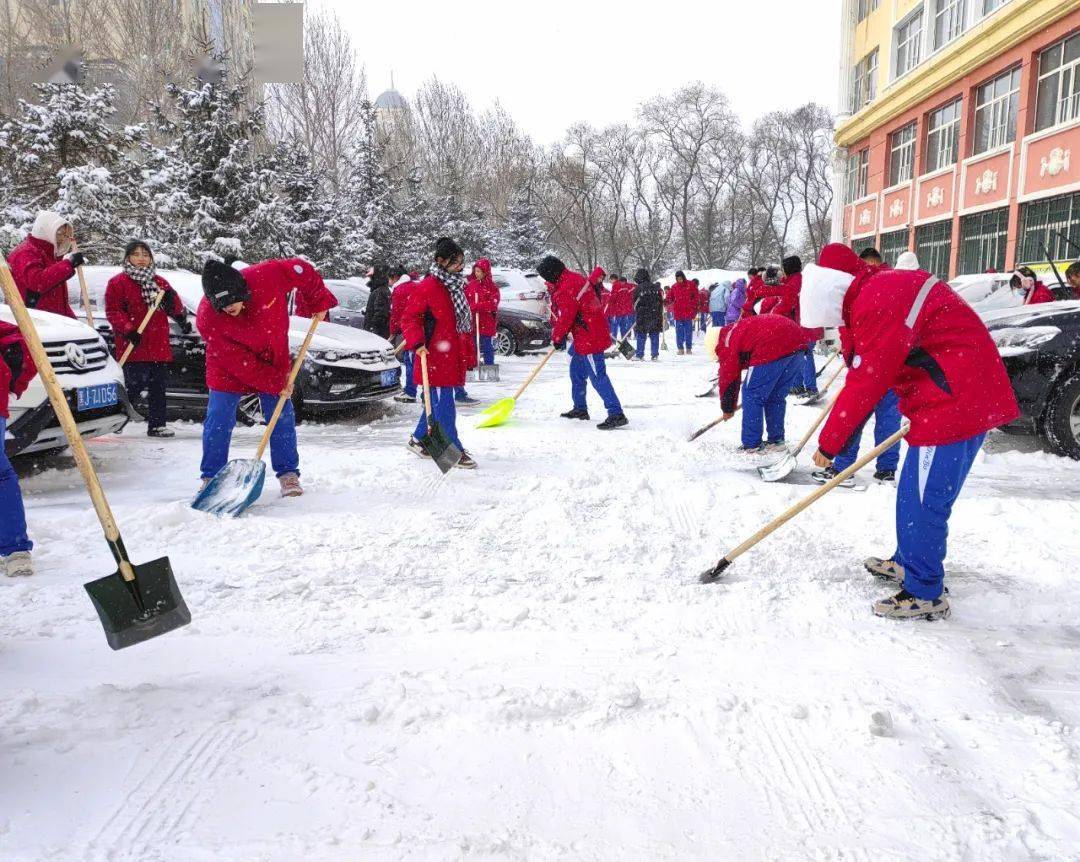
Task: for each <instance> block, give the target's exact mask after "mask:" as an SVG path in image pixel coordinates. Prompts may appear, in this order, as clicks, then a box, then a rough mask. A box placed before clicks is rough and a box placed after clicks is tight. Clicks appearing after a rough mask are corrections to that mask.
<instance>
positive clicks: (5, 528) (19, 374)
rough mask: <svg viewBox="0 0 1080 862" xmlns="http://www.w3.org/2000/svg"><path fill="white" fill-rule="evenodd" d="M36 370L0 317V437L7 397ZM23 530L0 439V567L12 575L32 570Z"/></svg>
mask: <svg viewBox="0 0 1080 862" xmlns="http://www.w3.org/2000/svg"><path fill="white" fill-rule="evenodd" d="M35 374H37V369H36V368H35V367H34V360H33V359H31V357H30V351H29V350H27V349H26V344H25V343H24V342H23V337H22V333H21V332H19V327H17V326H13V325H12V324H10V323H5V322H4V321H2V320H0V441H3V440H4V436H5V435H6V434H7V420H8V416H9V415H10V414H9V412H8V398H9V396H10V395H14V396H15V397H16V398H18V397H19V396H20V395H22V394H23V392H25V391H26V387H27V386H29V385H30V381H31V380H33V379H34V375H35ZM33 548H34V543H33V542H31V541H30V537H29V536H28V535H27V534H26V511H25V509H24V508H23V499H22V490H21V489H20V488H19V477H18V476H17V475H16V473H15V470H14V468H13V467H12V466H11V462H10V461H9V460H8V456H7V453H6V452H5V451H4V447H3V445H2V443H0V571H2V572H3V573H4V574H5V575H7V576H8V577H11V578H15V577H22V576H29V575H32V574H34V564H33V561H32V560H31V559H30V551H31V550H33Z"/></svg>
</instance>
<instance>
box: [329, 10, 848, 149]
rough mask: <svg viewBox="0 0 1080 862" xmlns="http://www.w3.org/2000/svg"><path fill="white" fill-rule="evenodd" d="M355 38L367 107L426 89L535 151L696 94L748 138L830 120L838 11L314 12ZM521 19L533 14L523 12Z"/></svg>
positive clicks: (836, 49)
mask: <svg viewBox="0 0 1080 862" xmlns="http://www.w3.org/2000/svg"><path fill="white" fill-rule="evenodd" d="M309 5H310V6H312V7H319V6H323V7H328V8H331V9H333V10H334V11H335V12H336V13H337V15H338V17H339V18H340V19H341V20H342V22H343V23H344V24H345V26H346V27H347V28H348V29H349V31H350V32H351V33H352V35H353V38H354V41H355V44H356V46H357V49H358V52H359V54H360V57H361V59H362V61H363V63H364V66H365V68H366V69H367V76H368V87H369V89H370V91H371V96H372V98H375V97H376V96H378V94H379V93H381V92H382V91H383V90H385V89H386V88H387V87H389V85H390V73H391V71H393V73H394V83H395V85H396V87H397V89H398V90H399V91H400V92H401V93H402V94H403V95H404V96H405V97H406V98H409V99H411V98H412V97H413V95H414V94H415V93H416V90H417V88H418V87H419V86H420V85H421V84H422V83H423V82H424V81H425V80H427V79H428V78H430V77H431V76H432V75H436V76H438V77H439V79H440V80H443V81H446V82H451V83H454V84H457V85H458V86H459V87H461V89H462V90H464V91H465V92H466V93H467V94H468V96H469V98H470V100H471V101H472V103H473V105H474V106H475V107H476V108H477V109H478V110H483V109H484V108H486V107H488V106H489V105H491V104H493V103H494V102H495V101H499V102H501V103H502V105H503V106H504V107H505V108H506V109H507V110H508V111H509V112H510V114H511V115H512V116H513V117H514V118H515V119H516V120H517V121H518V123H519V124H520V125H521V126H522V128H524V130H525V131H526V132H528V133H529V134H530V135H531V136H532V137H533V139H534V140H535V141H537V142H538V143H543V144H548V143H552V142H554V141H556V140H558V139H559V138H560V137H561V135H562V133H563V132H564V131H565V130H566V129H567V127H569V126H570V125H572V124H573V123H575V122H579V121H587V122H589V123H591V124H592V125H594V126H603V125H606V124H609V123H614V122H623V121H630V120H632V119H633V117H634V112H635V108H636V106H637V105H638V103H639V102H641V101H644V100H645V99H648V98H649V97H651V96H654V95H656V94H658V93H666V92H670V91H672V90H674V89H676V88H678V87H680V86H682V85H684V84H688V83H691V82H693V81H698V80H700V81H703V82H705V83H706V84H709V85H713V86H716V87H719V88H720V89H722V90H723V91H724V92H725V93H727V95H728V98H729V99H730V100H731V104H732V107H733V108H734V109H735V111H736V113H737V114H738V115H739V116H740V117H741V118H742V120H743V122H744V124H745V125H749V124H750V123H751V122H752V121H753V120H754V118H755V117H757V116H759V115H761V114H763V113H766V112H768V111H771V110H776V109H779V108H790V107H794V106H796V105H799V104H802V103H804V102H807V101H810V100H814V101H817V102H819V103H821V104H824V105H825V106H827V107H828V108H829V109H830V110H835V109H836V93H837V83H836V81H837V64H838V53H839V45H840V32H839V21H840V0H750V2H732V0H719V2H717V0H656V2H652V3H641V2H633V0H630V2H625V0H624V2H619V3H615V2H597V0H534V2H526V3H522V4H517V3H515V2H514V0H501V2H489V0H455V2H452V3H448V2H446V0H442V2H434V0H377V2H374V3H367V2H364V3H358V2H356V0H309ZM526 10H527V11H526Z"/></svg>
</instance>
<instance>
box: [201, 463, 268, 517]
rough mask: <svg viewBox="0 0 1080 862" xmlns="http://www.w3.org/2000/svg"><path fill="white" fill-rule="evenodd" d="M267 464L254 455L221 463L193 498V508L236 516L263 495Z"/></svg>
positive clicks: (212, 513)
mask: <svg viewBox="0 0 1080 862" xmlns="http://www.w3.org/2000/svg"><path fill="white" fill-rule="evenodd" d="M265 482H266V465H265V464H264V463H263V462H262V461H261V460H259V461H256V460H255V459H253V458H237V459H236V460H234V461H230V462H229V463H228V464H226V465H225V466H224V467H222V468H221V469H220V470H219V471H218V474H217V475H216V476H215V477H214V478H213V479H211V480H210V483H209V484H208V485H207V486H206V487H205V488H203V489H202V490H201V491H200V492H199V493H198V494H197V495H196V497H195V499H194V500H192V502H191V508H192V509H198V510H199V511H200V512H206V513H208V514H210V515H232V516H233V517H234V518H235V517H237V516H239V515H241V514H243V513H244V511H245V510H246V509H247V508H248V506H250V505H251V504H252V503H254V502H255V501H256V500H258V499H259V497H260V496H261V495H262V491H263V484H264V483H265Z"/></svg>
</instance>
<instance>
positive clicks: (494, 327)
mask: <svg viewBox="0 0 1080 862" xmlns="http://www.w3.org/2000/svg"><path fill="white" fill-rule="evenodd" d="M465 293H466V294H467V295H468V297H469V305H471V306H472V307H473V309H474V311H473V316H474V318H476V319H477V320H478V321H479V324H480V353H481V355H482V356H483V359H484V365H494V364H495V341H494V339H495V333H497V332H498V331H499V302H500V300H501V299H502V294H501V293H500V292H499V286H498V285H497V284H495V281H494V279H492V277H491V261H490V260H488V259H487V258H486V257H482V258H480V260H478V261H477V262H476V263H475V264H474V265H473V272H472V278H470V279H469V281H468V283H467V284H466V285H465Z"/></svg>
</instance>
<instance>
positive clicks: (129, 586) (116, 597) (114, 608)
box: [0, 255, 191, 650]
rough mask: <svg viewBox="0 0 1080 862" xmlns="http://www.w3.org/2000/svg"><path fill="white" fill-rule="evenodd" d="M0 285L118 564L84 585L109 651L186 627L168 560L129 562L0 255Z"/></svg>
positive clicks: (187, 618) (184, 609)
mask: <svg viewBox="0 0 1080 862" xmlns="http://www.w3.org/2000/svg"><path fill="white" fill-rule="evenodd" d="M0 283H2V286H3V292H4V296H5V298H6V300H7V304H8V306H9V307H10V308H11V311H12V313H13V314H14V315H15V320H16V322H17V323H18V325H19V329H20V330H21V331H22V334H23V338H24V339H25V341H26V346H27V348H28V349H29V350H30V355H31V356H33V358H34V363H35V364H36V365H37V369H38V374H40V375H41V382H42V383H43V384H44V385H45V391H46V392H47V393H48V395H49V401H50V402H51V404H52V408H53V412H54V413H55V414H56V418H57V419H58V420H59V422H60V427H61V428H62V429H63V430H64V435H65V436H66V437H67V441H68V445H69V446H71V452H72V455H74V457H75V463H76V465H77V466H78V468H79V472H80V473H81V474H82V477H83V481H84V482H85V483H86V490H87V491H88V492H89V494H90V500H91V502H92V503H93V505H94V511H95V512H96V513H97V516H98V521H100V522H101V528H102V530H103V531H104V533H105V540H106V542H107V543H108V545H109V550H110V551H111V552H112V555H113V558H114V559H115V560H116V571H115V572H113V573H112V574H111V575H106V576H105V577H103V578H99V579H97V580H96V581H90V582H89V583H88V584H86V585H85V586H86V592H87V593H88V594H89V595H90V600H91V601H92V602H93V603H94V608H95V609H96V610H97V612H98V616H99V617H100V618H101V625H102V627H103V628H104V629H105V639H106V640H107V641H108V643H109V646H110V647H112V648H113V649H114V650H118V649H123V648H124V647H129V646H133V645H134V644H137V643H141V642H142V641H145V640H149V639H150V638H154V637H157V636H158V635H163V634H165V633H166V632H171V631H172V630H173V629H177V628H180V626H186V625H187V624H188V623H190V622H191V612H190V611H189V610H188V607H187V604H185V602H184V597H183V596H181V595H180V589H179V587H177V585H176V579H175V578H174V577H173V571H172V566H171V565H170V564H169V558H168V557H162V558H161V559H158V560H152V561H151V562H149V563H141V564H138V565H136V564H134V563H132V562H131V559H130V558H129V557H128V552H127V548H126V547H124V540H123V539H122V538H121V536H120V529H119V527H117V525H116V519H115V518H114V517H113V513H112V509H110V508H109V502H108V500H106V498H105V492H104V491H103V490H102V489H101V483H100V482H99V481H98V478H97V474H96V473H95V472H94V465H93V463H92V462H91V461H90V455H89V454H88V453H87V451H86V446H85V444H84V443H83V439H82V436H81V435H80V434H79V428H78V426H77V425H76V424H75V418H74V417H73V416H72V415H71V407H70V405H69V404H68V402H67V398H66V397H65V396H64V391H63V389H61V388H60V383H59V381H57V379H56V373H55V372H54V371H53V367H52V364H51V363H50V362H49V356H48V354H47V353H46V352H45V348H44V346H43V345H42V343H41V338H40V337H39V336H38V333H37V330H36V329H35V328H34V324H33V321H32V320H31V319H30V315H29V314H28V313H27V311H26V306H25V305H24V304H23V301H22V297H21V296H20V295H19V291H18V288H16V287H15V282H14V281H13V280H12V278H11V270H10V269H9V268H8V265H7V261H6V260H4V258H3V255H0Z"/></svg>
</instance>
